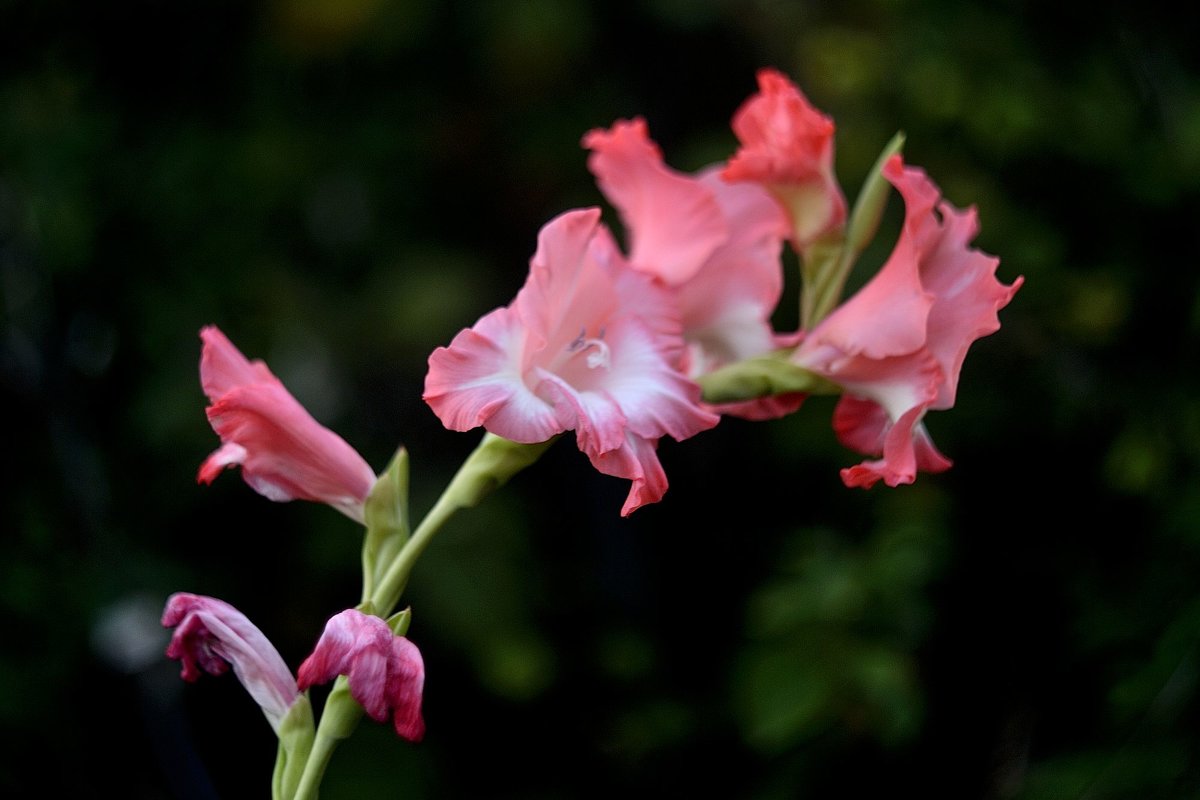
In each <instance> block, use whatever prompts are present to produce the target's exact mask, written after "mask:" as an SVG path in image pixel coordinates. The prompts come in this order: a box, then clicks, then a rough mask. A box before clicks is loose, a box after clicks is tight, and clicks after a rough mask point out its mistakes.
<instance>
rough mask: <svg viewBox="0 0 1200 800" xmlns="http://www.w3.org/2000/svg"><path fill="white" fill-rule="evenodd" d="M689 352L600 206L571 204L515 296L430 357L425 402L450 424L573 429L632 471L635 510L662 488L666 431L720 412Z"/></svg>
mask: <svg viewBox="0 0 1200 800" xmlns="http://www.w3.org/2000/svg"><path fill="white" fill-rule="evenodd" d="M682 350H683V339H682V336H681V334H680V322H679V312H678V309H677V308H676V305H675V303H674V302H673V301H672V299H671V297H670V295H669V293H668V292H667V291H666V290H665V289H664V288H663V287H662V286H660V285H658V283H657V282H656V281H655V280H654V279H653V278H652V277H651V276H649V275H647V274H645V273H642V272H639V271H637V270H635V269H632V268H630V267H629V265H628V264H627V263H626V262H625V259H624V258H623V257H622V256H621V253H620V252H619V251H618V250H617V247H616V244H615V243H614V242H613V240H612V236H611V234H609V232H608V230H607V229H606V228H604V227H603V226H602V225H601V224H600V212H599V210H598V209H587V210H576V211H569V212H567V213H565V214H562V215H560V216H558V217H556V218H555V219H553V220H551V221H550V222H549V223H547V224H546V226H545V227H544V228H542V231H541V233H540V234H539V236H538V247H537V252H536V253H535V254H534V256H533V259H532V260H531V261H530V269H529V277H528V279H527V280H526V282H525V285H524V286H523V287H522V288H521V290H520V291H519V292H518V293H517V297H516V299H515V300H514V301H513V302H512V304H510V305H509V306H507V307H504V308H498V309H496V310H494V311H492V312H490V313H488V314H485V315H484V316H483V317H482V318H480V319H479V321H478V322H476V323H475V326H474V327H473V328H470V329H466V330H463V331H461V332H460V333H459V334H458V335H457V336H455V337H454V339H453V341H452V342H451V343H450V346H449V347H439V348H438V349H437V350H435V351H434V352H433V354H432V355H431V356H430V357H429V373H428V375H427V376H426V378H425V400H426V402H428V403H429V405H430V407H431V408H432V409H433V411H434V413H435V414H437V415H438V418H439V419H441V421H442V423H443V424H444V425H445V426H446V427H447V428H450V429H451V430H456V431H465V430H470V429H471V428H475V427H478V426H483V427H484V428H486V429H487V430H488V431H490V432H492V433H494V434H496V435H497V436H501V437H504V438H505V439H510V440H512V441H515V442H522V443H527V444H532V443H536V442H544V441H547V440H548V439H550V438H552V437H553V436H555V435H557V434H559V433H563V432H564V431H575V438H576V441H577V443H578V445H579V449H580V450H582V451H583V452H584V453H586V454H587V456H588V458H589V459H591V462H592V464H593V465H595V467H596V468H597V469H599V470H600V471H601V472H603V473H605V474H607V475H615V476H617V477H621V478H628V479H630V480H632V481H633V484H632V487H631V489H630V492H629V496H628V498H627V499H626V501H625V505H624V507H623V508H622V509H621V513H622V514H623V515H627V514H629V513H630V512H632V511H633V510H634V509H636V508H638V507H640V506H642V505H644V504H646V503H653V502H656V501H657V500H659V499H660V498H661V497H662V495H663V493H664V492H665V491H666V488H667V478H666V474H665V473H664V472H663V469H662V465H661V464H660V463H659V460H658V456H657V454H656V452H655V447H656V445H657V442H658V440H659V438H661V437H662V436H665V435H669V436H671V437H673V438H675V439H677V440H681V439H686V438H688V437H689V436H692V435H694V434H696V433H698V432H700V431H702V430H705V429H707V428H711V427H712V426H713V425H716V424H717V421H718V419H719V418H718V417H716V416H715V415H713V414H711V413H709V412H707V411H705V410H704V409H702V408H701V407H700V406H699V395H700V390H699V388H698V387H697V386H696V385H695V384H694V383H692V382H691V381H689V380H688V379H687V378H686V377H685V376H684V375H683V374H681V373H680V371H679V366H680V359H681V355H682Z"/></svg>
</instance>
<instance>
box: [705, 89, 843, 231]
mask: <svg viewBox="0 0 1200 800" xmlns="http://www.w3.org/2000/svg"><path fill="white" fill-rule="evenodd" d="M833 131H834V125H833V120H831V119H830V118H829V117H827V116H825V115H824V114H822V113H821V112H820V111H818V110H817V109H816V108H814V107H813V106H812V105H811V104H810V103H809V102H808V99H807V98H806V97H805V96H804V94H803V93H802V92H801V91H800V89H799V88H798V87H797V86H796V85H795V84H794V83H792V82H791V81H790V80H788V78H787V77H786V76H785V75H783V73H781V72H779V71H777V70H773V69H762V70H759V72H758V92H757V93H756V94H754V95H752V96H751V97H750V99H748V100H747V101H746V102H745V103H743V104H742V107H741V108H739V109H738V111H737V113H736V114H735V115H734V117H733V132H734V134H736V135H737V137H738V140H739V141H740V142H741V148H740V149H739V150H738V151H737V153H736V154H735V155H734V156H733V158H731V159H730V160H729V166H727V167H726V168H725V171H724V172H723V173H722V174H723V175H724V177H725V179H726V180H729V181H755V182H757V183H761V184H762V185H763V186H766V187H767V188H768V189H770V190H771V191H772V192H773V193H774V194H775V196H776V197H777V198H778V199H779V201H780V202H781V203H782V204H783V206H784V208H786V209H787V210H788V212H789V214H790V216H791V220H792V226H793V228H792V239H793V242H794V243H795V245H796V248H797V249H798V250H804V249H805V248H806V247H807V246H808V245H809V244H811V243H812V242H814V241H816V240H817V239H819V238H820V237H821V236H823V235H824V234H826V233H828V232H830V231H833V230H836V229H837V228H839V227H840V226H841V225H842V223H843V222H844V221H845V219H846V199H845V197H843V196H842V190H841V187H840V186H839V185H838V182H837V179H836V178H835V177H834V174H833Z"/></svg>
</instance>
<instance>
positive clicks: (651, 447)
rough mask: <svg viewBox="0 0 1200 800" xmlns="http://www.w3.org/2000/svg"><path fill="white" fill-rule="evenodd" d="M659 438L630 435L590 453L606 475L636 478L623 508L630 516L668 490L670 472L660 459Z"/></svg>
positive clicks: (622, 514)
mask: <svg viewBox="0 0 1200 800" xmlns="http://www.w3.org/2000/svg"><path fill="white" fill-rule="evenodd" d="M657 446H658V441H657V440H650V439H644V438H642V437H640V436H634V435H629V436H627V437H626V441H625V443H624V444H623V445H622V446H621V447H618V448H616V449H614V450H608V451H605V452H603V453H588V454H587V455H588V458H589V459H590V460H591V462H592V466H594V467H595V468H596V469H598V470H600V471H601V472H603V473H604V474H605V475H612V476H614V477H617V478H625V479H627V480H630V481H633V483H632V485H631V486H630V487H629V495H628V496H627V497H626V498H625V504H624V505H623V506H622V507H621V516H622V517H627V516H629V515H630V514H632V513H633V512H634V511H637V510H638V509H639V508H641V507H642V506H644V505H649V504H650V503H657V502H658V501H659V500H661V499H662V498H663V495H664V494H666V491H667V474H666V472H664V471H663V468H662V463H661V462H660V461H659V460H658V453H657V452H656V448H657Z"/></svg>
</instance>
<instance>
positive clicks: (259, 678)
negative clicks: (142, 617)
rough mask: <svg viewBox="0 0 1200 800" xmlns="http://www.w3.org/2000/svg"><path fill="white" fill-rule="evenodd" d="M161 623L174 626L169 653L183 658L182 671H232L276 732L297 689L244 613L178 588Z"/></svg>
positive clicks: (191, 674)
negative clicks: (230, 669)
mask: <svg viewBox="0 0 1200 800" xmlns="http://www.w3.org/2000/svg"><path fill="white" fill-rule="evenodd" d="M162 624H163V626H164V627H167V628H174V629H175V632H174V634H172V636H171V643H170V645H168V646H167V657H168V658H173V659H179V660H180V661H182V662H183V670H182V673H181V674H182V677H183V679H184V680H185V681H188V682H191V681H195V680H196V679H197V678H199V677H200V673H201V672H207V673H208V674H209V675H222V674H224V673H225V672H227V671H228V670H229V668H230V667H231V666H232V667H233V674H234V675H236V676H237V678H238V680H239V681H241V683H242V686H244V687H245V688H246V691H247V692H249V693H250V696H251V697H252V698H254V701H255V702H256V703H258V705H259V707H260V708H262V710H263V714H265V715H266V717H267V720H268V721H269V722H270V723H271V727H272V728H274V729H275V732H276V733H278V732H279V726H280V723H281V722H282V720H283V718H284V716H285V715H286V714H287V712H288V710H289V709H290V708H291V707H292V704H293V703H295V702H296V700H297V699H299V697H300V690H299V689H298V688H297V687H296V681H295V680H294V679H293V678H292V673H291V671H290V670H288V668H287V664H285V663H284V661H283V658H282V657H281V656H280V655H279V652H278V651H277V650H276V649H275V647H274V646H273V645H272V644H271V642H270V641H269V640H268V639H267V637H266V636H264V635H263V632H262V631H260V630H259V629H258V628H256V627H255V626H254V624H253V623H252V622H250V620H248V619H246V615H245V614H243V613H242V612H240V611H238V610H237V609H236V608H234V607H233V606H231V605H229V604H228V603H225V602H222V601H221V600H217V599H216V598H213V597H204V596H202V595H197V594H188V593H186V592H177V593H176V594H173V595H171V596H170V598H168V599H167V605H166V607H165V608H164V609H163V615H162Z"/></svg>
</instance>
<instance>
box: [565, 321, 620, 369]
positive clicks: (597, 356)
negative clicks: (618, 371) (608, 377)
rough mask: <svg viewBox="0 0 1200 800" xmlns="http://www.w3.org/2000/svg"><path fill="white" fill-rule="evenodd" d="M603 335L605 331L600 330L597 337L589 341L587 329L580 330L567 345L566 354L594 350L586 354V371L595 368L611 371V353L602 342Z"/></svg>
mask: <svg viewBox="0 0 1200 800" xmlns="http://www.w3.org/2000/svg"><path fill="white" fill-rule="evenodd" d="M604 333H605V329H604V328H601V329H600V335H599V336H597V337H596V338H594V339H589V338H588V335H587V329H586V328H581V329H580V331H579V335H578V336H576V337H575V339H574V340H573V341H572V342H571V343H570V344H569V345H567V352H568V353H579V352H582V351H584V350H587V349H589V348H595V350H594V351H593V352H590V353H588V354H587V366H588V369H596V367H604V368H605V369H612V351H611V350H610V349H609V347H608V344H607V343H605V341H604Z"/></svg>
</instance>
